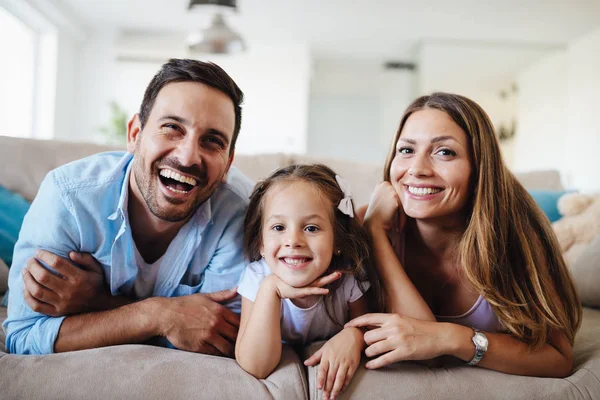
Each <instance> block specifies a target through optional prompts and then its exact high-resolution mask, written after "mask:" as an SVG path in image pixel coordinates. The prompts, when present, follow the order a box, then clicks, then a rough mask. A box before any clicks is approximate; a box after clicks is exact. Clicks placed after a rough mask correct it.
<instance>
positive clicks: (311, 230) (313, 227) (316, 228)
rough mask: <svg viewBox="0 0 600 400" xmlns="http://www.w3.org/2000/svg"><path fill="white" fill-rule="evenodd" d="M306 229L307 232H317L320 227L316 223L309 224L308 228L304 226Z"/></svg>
mask: <svg viewBox="0 0 600 400" xmlns="http://www.w3.org/2000/svg"><path fill="white" fill-rule="evenodd" d="M304 230H306V231H307V232H311V233H315V232H318V231H319V227H318V226H316V225H308V226H307V227H306V228H304Z"/></svg>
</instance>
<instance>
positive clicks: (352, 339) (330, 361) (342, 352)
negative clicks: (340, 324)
mask: <svg viewBox="0 0 600 400" xmlns="http://www.w3.org/2000/svg"><path fill="white" fill-rule="evenodd" d="M363 347H364V342H363V335H362V332H361V331H360V330H359V329H356V328H344V329H343V330H342V331H341V332H339V333H338V334H337V335H335V336H334V337H332V338H331V339H329V340H328V341H327V343H325V344H324V345H323V347H321V348H320V349H319V350H318V351H317V352H316V353H315V354H313V355H312V356H310V358H308V359H307V360H306V361H304V365H307V366H314V365H317V363H320V364H319V371H318V373H317V389H319V390H322V391H323V400H328V399H331V400H334V399H335V398H337V396H338V395H339V394H340V392H343V391H344V390H346V387H348V384H349V383H350V380H351V379H352V377H353V376H354V373H355V372H356V369H357V368H358V365H359V364H360V355H361V352H362V349H363Z"/></svg>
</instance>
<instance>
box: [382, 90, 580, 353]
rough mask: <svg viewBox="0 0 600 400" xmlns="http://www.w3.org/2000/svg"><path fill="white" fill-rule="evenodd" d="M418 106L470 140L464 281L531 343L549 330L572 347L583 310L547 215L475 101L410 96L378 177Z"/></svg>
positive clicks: (443, 95)
mask: <svg viewBox="0 0 600 400" xmlns="http://www.w3.org/2000/svg"><path fill="white" fill-rule="evenodd" d="M424 109H434V110H440V111H443V112H445V113H446V114H448V115H449V116H450V117H451V118H452V119H453V120H454V122H455V123H456V124H457V125H458V126H459V127H460V128H461V129H462V130H463V131H464V132H465V133H466V135H467V137H468V138H469V141H470V144H471V156H472V160H473V171H472V179H473V182H472V184H471V187H472V188H473V194H472V197H471V199H470V202H468V207H470V208H471V212H470V213H468V221H467V227H466V230H465V232H464V234H463V235H462V238H461V240H460V243H459V247H458V259H457V263H458V265H459V266H460V268H461V269H462V271H463V273H464V276H465V277H466V280H467V282H468V284H469V285H470V286H471V287H472V289H473V290H475V291H476V292H477V293H479V294H480V295H481V296H483V298H485V299H486V300H487V301H488V302H489V303H490V305H491V306H492V309H493V310H494V312H495V313H496V315H497V316H498V318H499V319H500V320H501V322H502V323H503V324H504V326H505V327H506V328H507V329H508V330H509V331H510V332H511V333H512V334H513V335H514V336H516V337H517V338H519V339H521V340H523V341H524V342H526V343H528V344H529V345H530V346H531V348H533V349H536V348H539V347H540V346H541V345H543V344H545V343H547V341H548V334H549V332H550V330H551V329H556V330H559V331H561V332H564V333H565V335H566V336H567V338H568V339H569V341H570V342H571V344H572V343H573V341H574V338H575V333H576V332H577V330H578V329H579V326H580V324H581V318H582V308H581V302H580V300H579V296H578V294H577V291H576V289H575V285H574V284H573V281H572V279H571V276H570V274H569V271H568V268H567V266H566V264H565V261H564V259H563V257H562V254H561V252H560V247H559V245H558V241H557V239H556V236H555V235H554V231H553V230H552V226H551V224H550V221H549V220H548V218H546V216H545V215H544V214H543V213H542V211H541V210H540V208H539V207H538V206H537V205H536V203H535V202H534V200H533V199H532V197H531V196H530V195H529V193H528V192H527V191H526V190H525V189H524V188H523V186H522V185H521V184H520V183H519V181H518V180H517V179H516V178H515V176H514V175H513V174H512V173H511V172H510V171H509V170H508V168H507V167H506V166H505V165H504V162H503V161H502V156H501V153H500V147H499V145H498V141H497V139H496V135H495V133H494V132H495V131H494V127H493V125H492V123H491V121H490V119H489V117H488V116H487V114H486V113H485V111H484V110H483V109H482V108H481V107H480V106H479V105H478V104H477V103H475V102H474V101H472V100H470V99H468V98H466V97H463V96H459V95H455V94H449V93H433V94H432V95H430V96H423V97H420V98H418V99H417V100H415V101H414V102H413V103H412V104H411V105H410V106H409V107H408V108H407V110H406V111H405V113H404V115H403V116H402V119H401V121H400V127H399V128H398V131H397V132H396V135H395V136H394V141H393V142H392V147H391V149H390V152H389V153H388V157H387V161H386V164H385V168H384V179H385V180H387V181H390V166H391V164H392V160H393V159H394V157H395V154H396V143H397V141H398V138H399V137H400V134H401V132H402V128H403V127H404V124H405V123H406V120H407V119H408V117H409V116H410V115H411V114H413V113H414V112H416V111H419V110H424Z"/></svg>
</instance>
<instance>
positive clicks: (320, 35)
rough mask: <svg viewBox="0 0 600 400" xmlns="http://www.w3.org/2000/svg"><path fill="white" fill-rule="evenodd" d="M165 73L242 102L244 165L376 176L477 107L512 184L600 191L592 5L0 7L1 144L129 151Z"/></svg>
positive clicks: (16, 2) (80, 0)
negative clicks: (410, 134)
mask: <svg viewBox="0 0 600 400" xmlns="http://www.w3.org/2000/svg"><path fill="white" fill-rule="evenodd" d="M172 57H176V58H196V59H200V60H210V61H214V62H216V63H217V64H219V65H221V66H222V67H223V68H224V69H225V70H226V71H227V72H228V73H229V74H230V75H231V76H232V77H233V78H234V79H235V80H236V81H237V83H238V84H239V85H240V87H241V88H242V90H243V91H244V92H245V95H246V100H245V105H244V108H243V109H244V118H243V124H242V130H241V134H240V138H239V141H238V145H237V153H238V154H258V153H288V154H290V153H294V154H304V155H308V156H315V157H320V156H327V157H333V158H338V159H347V160H353V161H361V162H368V163H379V164H383V160H384V158H385V155H386V153H387V150H388V147H389V145H390V141H391V139H392V136H393V134H394V132H395V130H396V128H397V125H398V122H399V119H400V117H401V115H402V112H403V111H404V108H405V107H406V106H407V105H408V104H409V103H410V102H411V101H412V100H413V99H415V98H416V97H417V96H419V95H422V94H427V93H431V92H433V91H439V90H441V91H450V92H455V93H459V94H462V95H465V96H467V97H470V98H472V99H474V100H475V101H477V102H478V103H480V104H481V105H482V106H483V108H484V109H485V110H486V111H487V112H488V113H489V115H490V117H491V119H492V121H493V122H494V124H495V127H496V130H497V134H498V137H499V138H500V139H501V146H502V150H503V154H504V157H505V160H506V162H507V163H508V165H509V166H510V167H511V169H513V170H515V171H528V170H543V169H553V170H558V171H560V174H561V176H562V179H563V184H564V186H565V187H567V188H577V189H579V190H583V191H598V190H600V178H599V177H598V171H600V156H599V155H598V152H599V150H600V124H599V123H598V122H597V117H596V115H598V112H599V110H600V96H598V94H597V93H600V1H598V0H520V1H515V0H455V1H446V0H429V1H420V2H417V1H408V0H393V1H392V0H353V1H349V0H302V1H292V0H237V1H236V0H204V1H202V0H0V122H1V125H0V135H5V136H19V137H27V138H37V139H59V140H63V141H64V140H66V141H86V142H98V143H112V144H124V140H125V139H124V129H125V122H126V121H127V120H128V119H129V118H130V116H131V115H133V113H135V112H137V110H138V107H139V105H140V103H141V99H142V96H143V92H144V89H145V87H146V85H147V84H148V82H149V81H150V79H151V77H152V76H153V75H154V73H155V72H156V71H157V70H158V68H159V67H160V65H161V64H162V63H164V62H165V61H167V60H168V59H169V58H172Z"/></svg>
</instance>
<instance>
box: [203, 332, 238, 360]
mask: <svg viewBox="0 0 600 400" xmlns="http://www.w3.org/2000/svg"><path fill="white" fill-rule="evenodd" d="M207 341H208V343H210V344H211V345H212V346H213V347H214V348H215V349H217V350H219V353H221V354H223V355H226V356H230V355H231V354H233V349H234V347H233V344H232V343H231V342H229V341H228V340H226V339H225V338H224V337H223V336H221V335H218V334H214V335H212V336H210V337H209V338H208V340H207Z"/></svg>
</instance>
